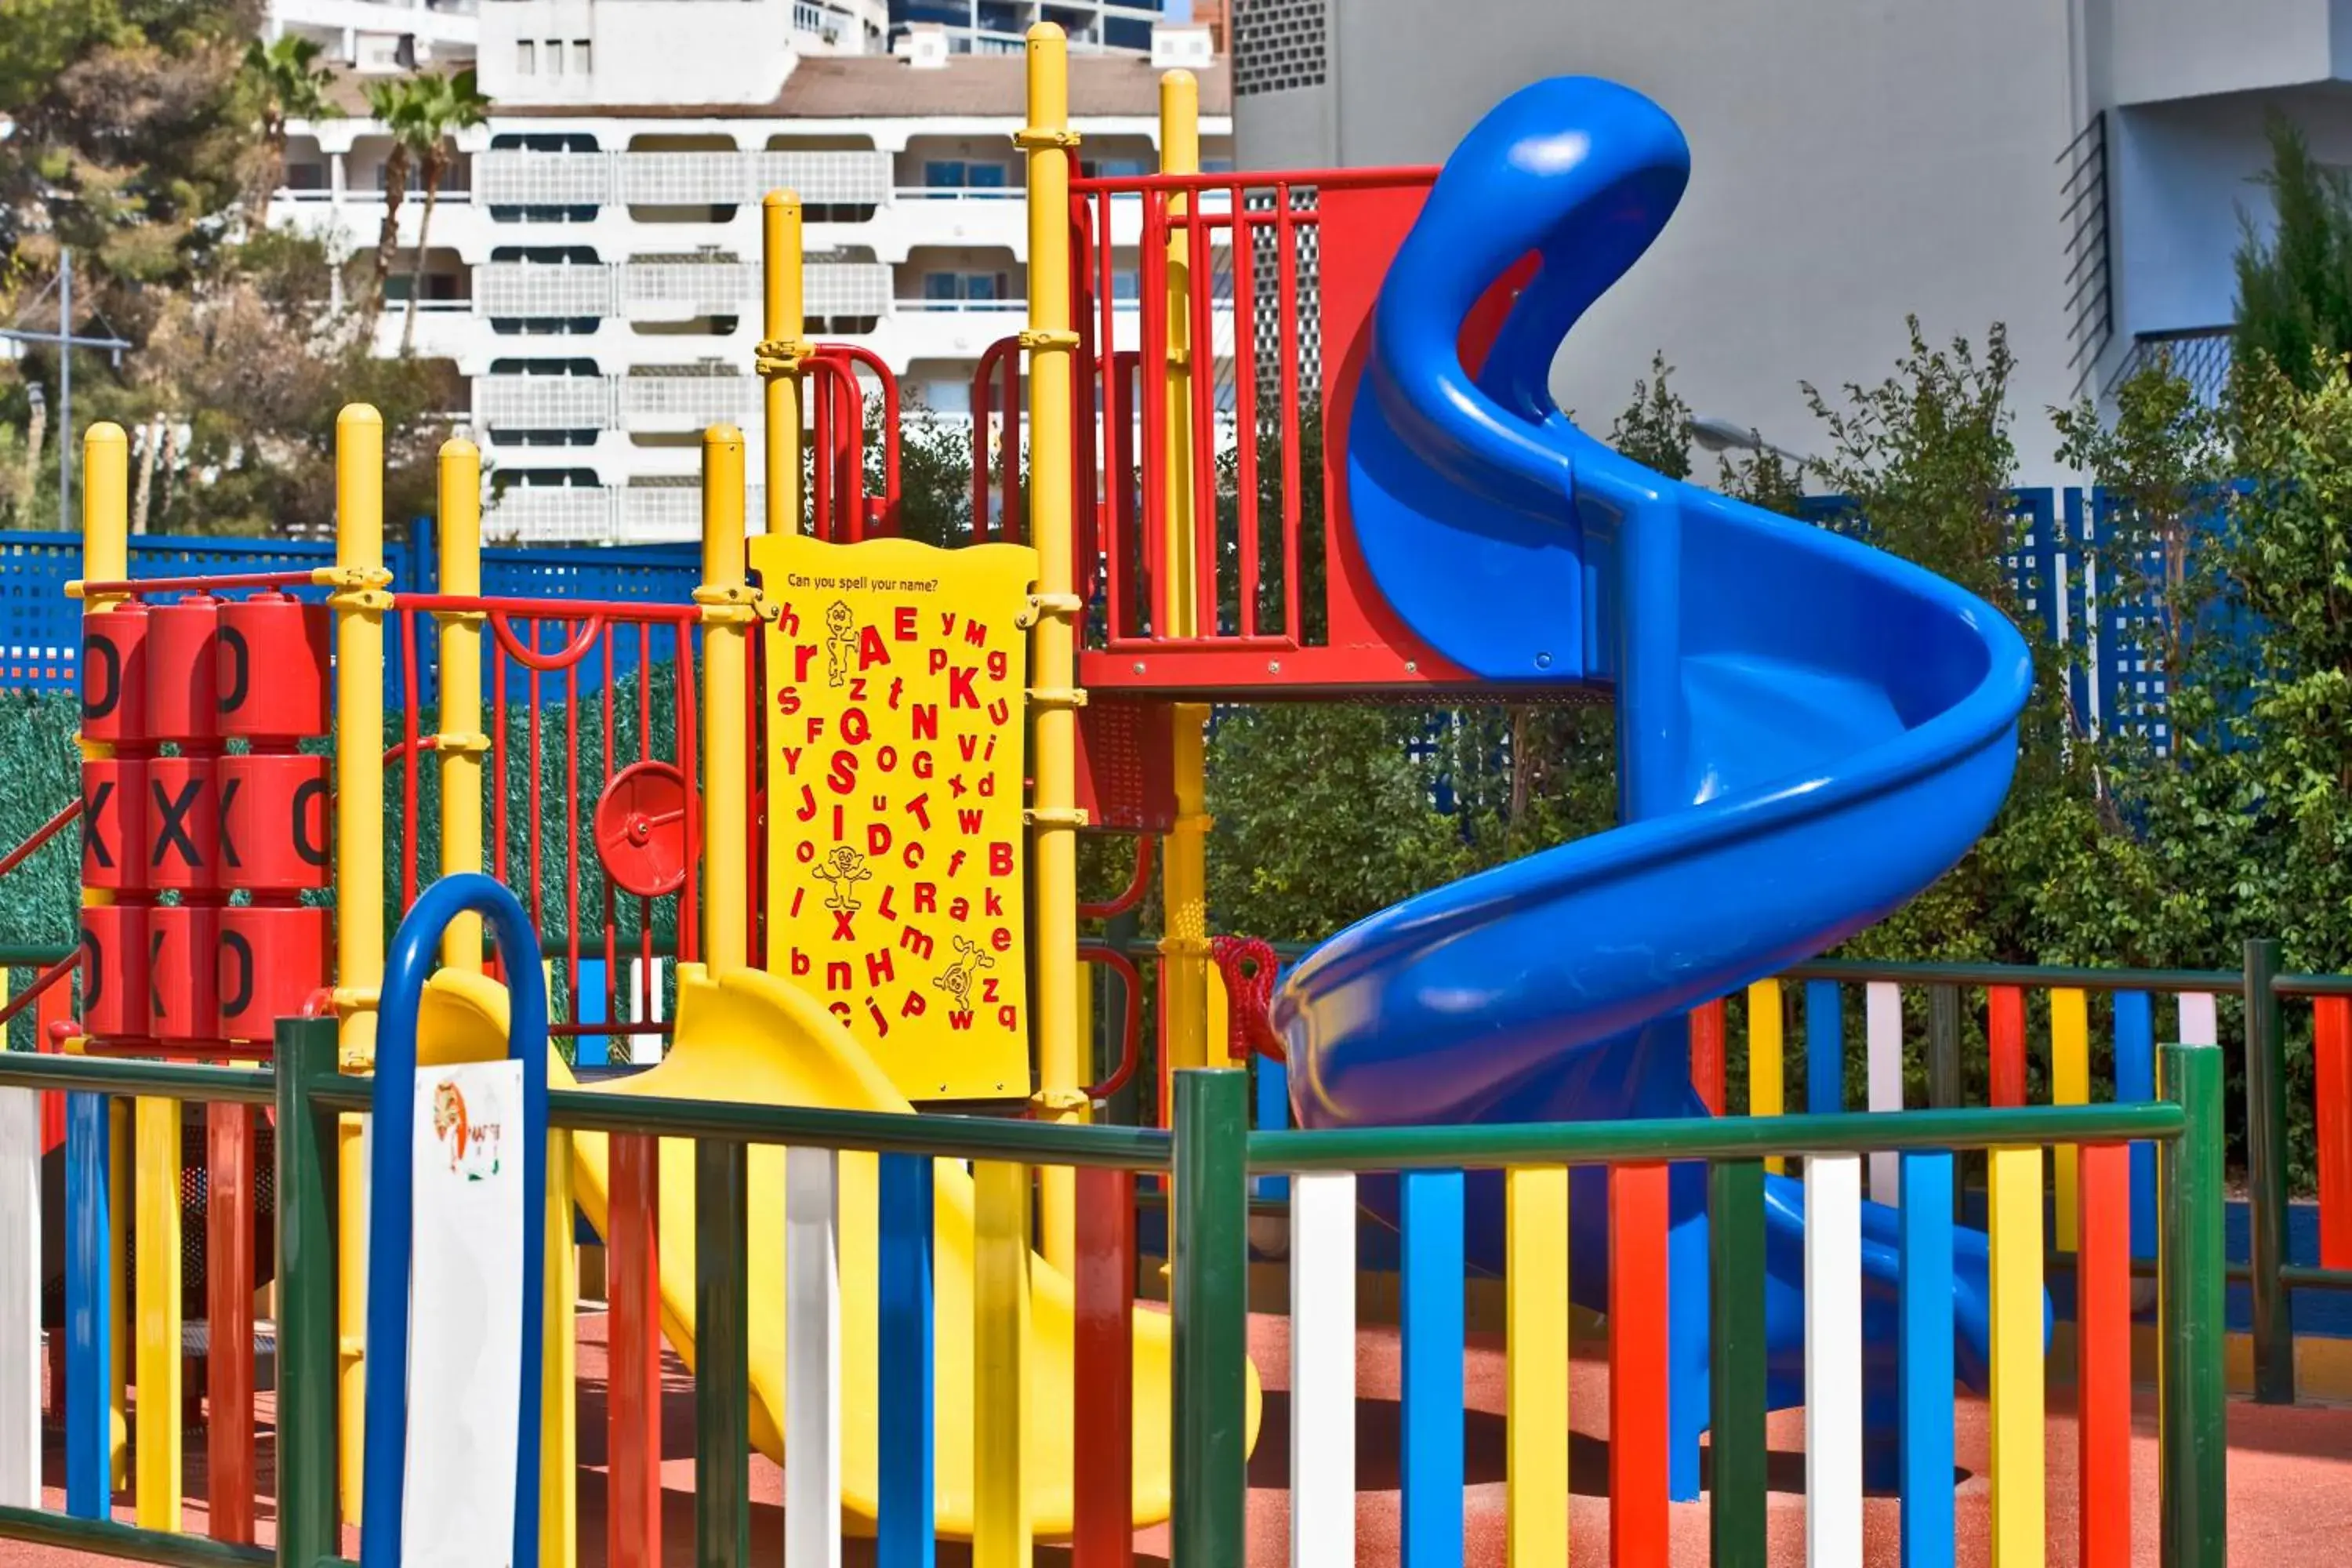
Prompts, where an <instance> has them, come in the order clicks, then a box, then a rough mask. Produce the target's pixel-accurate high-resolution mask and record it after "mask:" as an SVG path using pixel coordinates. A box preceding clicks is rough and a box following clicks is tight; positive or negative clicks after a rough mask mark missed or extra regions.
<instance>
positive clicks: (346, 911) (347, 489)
mask: <svg viewBox="0 0 2352 1568" xmlns="http://www.w3.org/2000/svg"><path fill="white" fill-rule="evenodd" d="M335 568H336V583H335V592H334V594H333V595H331V597H330V598H329V600H328V603H329V604H331V605H333V606H334V611H335V993H336V994H335V1003H336V1010H337V1013H338V1015H339V1016H340V1017H341V1042H340V1052H339V1054H340V1056H341V1059H342V1062H343V1065H344V1067H345V1068H347V1069H352V1068H371V1067H373V1065H374V1063H375V1019H376V1015H375V1004H376V988H377V987H378V986H380V985H381V984H383V614H384V611H385V610H386V609H388V608H389V607H390V606H391V603H392V598H391V595H389V594H387V593H385V592H384V587H385V584H388V583H389V582H390V581H391V574H389V573H387V572H385V570H384V568H383V416H382V415H380V414H378V413H377V412H376V411H375V410H374V409H373V408H371V407H369V406H368V405H365V404H363V403H354V404H351V405H347V406H346V407H345V408H344V409H343V411H342V412H341V414H340V415H338V416H336V418H335ZM336 1158H337V1165H338V1169H339V1171H340V1173H341V1192H342V1215H341V1219H342V1225H341V1258H339V1260H338V1267H337V1271H336V1284H337V1291H336V1296H337V1300H336V1306H337V1309H338V1310H337V1312H336V1318H337V1321H338V1322H339V1323H340V1325H341V1328H340V1330H339V1336H340V1346H339V1348H340V1351H341V1356H340V1359H339V1363H338V1366H339V1370H340V1372H341V1447H340V1455H339V1457H340V1459H341V1478H342V1493H343V1517H344V1519H345V1520H346V1521H356V1520H357V1519H358V1518H359V1516H360V1454H361V1446H362V1437H363V1436H364V1434H365V1431H366V1425H365V1420H366V1417H365V1411H366V1405H365V1404H364V1403H363V1401H364V1396H365V1393H366V1387H367V1367H366V1338H365V1334H366V1322H367V1300H366V1297H367V1250H366V1249H367V1169H366V1163H365V1154H364V1152H363V1148H362V1142H361V1134H360V1120H359V1118H358V1117H356V1116H347V1117H344V1118H343V1119H342V1123H341V1130H340V1132H339V1135H338V1138H337V1150H336Z"/></svg>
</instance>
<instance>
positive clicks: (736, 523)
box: [694, 425, 753, 974]
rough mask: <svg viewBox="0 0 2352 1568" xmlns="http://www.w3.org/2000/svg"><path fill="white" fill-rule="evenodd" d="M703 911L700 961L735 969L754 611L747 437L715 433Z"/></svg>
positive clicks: (705, 629)
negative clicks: (746, 504) (747, 533)
mask: <svg viewBox="0 0 2352 1568" xmlns="http://www.w3.org/2000/svg"><path fill="white" fill-rule="evenodd" d="M694 600H695V603H696V604H698V605H701V606H702V798H703V803H704V819H703V825H702V910H703V934H702V956H703V962H705V963H708V964H709V966H710V969H711V973H714V974H715V973H719V972H720V971H722V970H728V969H740V968H742V967H743V965H744V963H746V962H747V959H748V957H749V954H750V952H751V878H750V875H749V872H748V870H747V868H746V861H745V856H746V854H747V853H748V851H749V849H750V847H751V801H750V795H749V784H750V781H749V780H748V779H747V778H746V777H745V776H744V769H745V766H746V763H745V756H746V747H747V745H748V744H749V742H748V741H747V740H746V737H745V735H744V727H745V721H746V719H747V715H746V714H745V712H744V709H743V700H744V698H743V690H744V683H745V682H746V680H748V679H750V676H749V669H750V644H749V642H748V641H747V640H746V630H747V628H748V626H750V624H751V620H752V618H753V612H752V608H751V589H750V588H749V587H747V586H746V585H745V581H744V575H743V432H742V431H740V430H738V429H737V428H735V426H732V425H714V426H711V427H710V428H709V430H707V431H705V432H704V433H703V437H702V585H701V586H700V587H698V588H697V589H696V590H695V591H694Z"/></svg>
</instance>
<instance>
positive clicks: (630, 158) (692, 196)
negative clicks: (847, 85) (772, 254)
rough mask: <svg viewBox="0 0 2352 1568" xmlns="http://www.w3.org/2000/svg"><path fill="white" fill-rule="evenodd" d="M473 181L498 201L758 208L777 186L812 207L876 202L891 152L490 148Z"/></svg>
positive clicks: (885, 188)
mask: <svg viewBox="0 0 2352 1568" xmlns="http://www.w3.org/2000/svg"><path fill="white" fill-rule="evenodd" d="M474 184H475V188H476V189H477V190H478V191H479V192H480V195H481V200H482V202H483V203H484V205H488V206H492V207H592V206H593V207H601V206H605V205H614V204H618V205H623V206H629V207H652V208H677V209H696V208H709V207H739V206H756V205H759V202H760V199H761V197H762V196H764V195H767V194H768V193H769V192H770V191H773V190H790V191H793V192H795V193H796V194H798V195H799V196H800V198H801V205H803V207H809V208H823V209H830V208H836V207H877V206H880V205H883V203H885V202H886V201H887V200H888V199H889V196H890V155H889V154H888V153H874V152H854V151H853V152H824V153H803V152H790V151H784V152H766V151H761V152H717V153H622V152H599V153H522V152H492V153H479V154H478V155H477V156H476V158H475V160H474Z"/></svg>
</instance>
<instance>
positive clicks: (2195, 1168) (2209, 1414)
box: [2157, 1045, 2229, 1568]
mask: <svg viewBox="0 0 2352 1568" xmlns="http://www.w3.org/2000/svg"><path fill="white" fill-rule="evenodd" d="M2159 1058H2160V1063H2159V1065H2160V1070H2161V1079H2162V1082H2161V1092H2162V1094H2163V1096H2164V1098H2165V1099H2167V1100H2172V1101H2174V1102H2176V1103H2177V1104H2179V1106H2180V1107H2181V1109H2182V1110H2183V1111H2185V1112H2186V1113H2187V1116H2188V1122H2189V1125H2188V1128H2187V1131H2184V1132H2183V1133H2182V1135H2181V1137H2180V1138H2179V1141H2178V1142H2169V1143H2164V1144H2160V1145H2158V1154H2157V1163H2158V1170H2159V1172H2160V1173H2161V1181H2160V1185H2161V1187H2162V1204H2163V1225H2162V1228H2161V1233H2160V1237H2159V1241H2158V1253H2159V1254H2160V1258H2161V1261H2160V1268H2161V1281H2160V1284H2161V1289H2160V1291H2159V1293H2158V1305H2157V1317H2158V1334H2159V1338H2160V1340H2161V1344H2162V1363H2161V1369H2160V1374H2159V1377H2158V1390H2157V1405H2158V1421H2157V1426H2158V1436H2157V1447H2158V1459H2157V1463H2158V1477H2159V1479H2158V1554H2159V1561H2161V1563H2163V1564H2164V1568H2221V1564H2222V1563H2224V1562H2225V1561H2226V1560H2227V1558H2228V1555H2229V1536H2228V1530H2227V1511H2226V1510H2227V1489H2228V1482H2229V1470H2228V1453H2229V1450H2228V1433H2227V1431H2226V1430H2225V1420H2226V1411H2225V1408H2224V1405H2225V1402H2226V1399H2227V1394H2226V1391H2225V1389H2224V1387H2223V1384H2222V1372H2221V1333H2222V1324H2223V1319H2222V1311H2223V1299H2224V1292H2225V1289H2226V1286H2225V1281H2224V1278H2223V1266H2224V1253H2223V1250H2222V1217H2221V1210H2222V1203H2223V1194H2222V1189H2221V1141H2222V1121H2221V1119H2222V1115H2223V1108H2222V1107H2223V1102H2222V1095H2221V1049H2220V1047H2215V1046H2183V1045H2168V1046H2165V1047H2163V1048H2162V1050H2161V1051H2160V1053H2159Z"/></svg>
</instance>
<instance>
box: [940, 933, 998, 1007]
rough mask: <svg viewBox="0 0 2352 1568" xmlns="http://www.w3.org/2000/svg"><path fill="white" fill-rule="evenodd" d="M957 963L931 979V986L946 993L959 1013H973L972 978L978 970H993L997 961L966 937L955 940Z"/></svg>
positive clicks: (951, 964)
mask: <svg viewBox="0 0 2352 1568" xmlns="http://www.w3.org/2000/svg"><path fill="white" fill-rule="evenodd" d="M955 950H956V954H957V957H956V961H955V962H954V963H950V964H949V965H948V966H947V967H946V968H945V969H943V970H941V971H940V973H937V974H935V975H933V976H932V977H931V984H933V985H936V986H938V987H939V988H940V990H942V991H944V992H946V993H947V994H948V996H949V998H950V1000H952V1001H953V1002H954V1003H955V1010H956V1011H957V1012H959V1013H969V1012H971V976H972V972H973V971H974V970H977V969H993V968H995V967H996V960H995V959H993V958H992V957H990V956H989V954H988V952H986V950H984V949H983V948H982V946H981V945H980V943H978V942H972V941H971V940H969V939H967V938H964V937H958V938H956V939H955Z"/></svg>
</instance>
